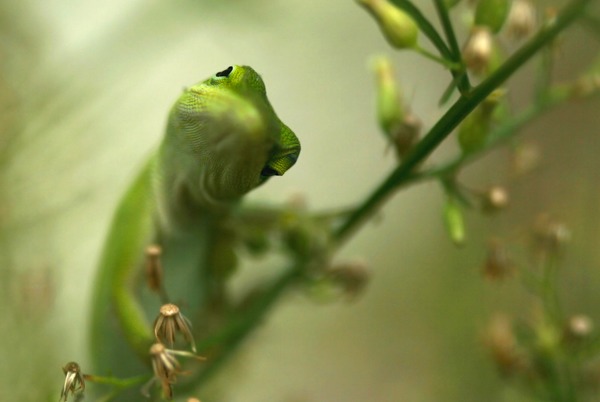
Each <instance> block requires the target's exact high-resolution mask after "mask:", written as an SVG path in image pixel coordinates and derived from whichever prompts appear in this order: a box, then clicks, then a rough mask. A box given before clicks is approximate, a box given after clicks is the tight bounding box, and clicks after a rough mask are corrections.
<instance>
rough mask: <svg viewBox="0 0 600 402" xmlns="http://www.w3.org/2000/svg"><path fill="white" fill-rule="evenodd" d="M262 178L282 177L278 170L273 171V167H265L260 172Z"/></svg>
mask: <svg viewBox="0 0 600 402" xmlns="http://www.w3.org/2000/svg"><path fill="white" fill-rule="evenodd" d="M260 175H261V176H262V177H271V176H281V173H279V172H278V171H277V170H275V169H273V168H272V167H271V166H265V167H264V168H263V170H262V171H261V172H260Z"/></svg>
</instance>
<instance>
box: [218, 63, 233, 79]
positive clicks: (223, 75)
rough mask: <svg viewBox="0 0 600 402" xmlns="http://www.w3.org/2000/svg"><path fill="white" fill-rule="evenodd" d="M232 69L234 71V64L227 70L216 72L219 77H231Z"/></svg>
mask: <svg viewBox="0 0 600 402" xmlns="http://www.w3.org/2000/svg"><path fill="white" fill-rule="evenodd" d="M232 71H233V66H229V67H227V68H226V69H225V70H223V71H219V72H218V73H217V74H216V76H217V77H225V78H227V77H229V74H231V72H232Z"/></svg>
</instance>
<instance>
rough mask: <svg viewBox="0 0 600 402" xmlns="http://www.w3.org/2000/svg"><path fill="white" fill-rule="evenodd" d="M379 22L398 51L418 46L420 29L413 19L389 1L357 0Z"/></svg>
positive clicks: (384, 33) (382, 30)
mask: <svg viewBox="0 0 600 402" xmlns="http://www.w3.org/2000/svg"><path fill="white" fill-rule="evenodd" d="M357 1H358V4H360V5H361V6H363V7H364V8H365V9H366V10H367V11H368V12H369V13H370V14H371V15H372V16H373V17H374V18H375V19H376V20H377V22H378V24H379V28H380V29H381V32H383V35H384V36H385V38H386V39H387V41H388V42H389V43H390V45H392V46H393V47H395V48H397V49H406V48H411V47H414V46H416V44H417V37H418V36H419V28H418V27H417V24H416V23H415V22H414V21H413V19H412V18H411V17H410V16H409V15H408V14H407V13H406V12H404V11H403V10H401V9H399V8H398V7H396V6H394V5H393V4H391V3H390V2H389V1H388V0H357Z"/></svg>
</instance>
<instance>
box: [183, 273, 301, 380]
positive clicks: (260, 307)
mask: <svg viewBox="0 0 600 402" xmlns="http://www.w3.org/2000/svg"><path fill="white" fill-rule="evenodd" d="M304 265H305V264H304V263H299V264H297V265H295V266H293V267H292V268H290V269H288V270H287V271H285V272H284V273H282V274H281V275H280V276H279V278H278V279H277V280H275V281H274V282H273V284H272V285H271V286H270V287H269V288H268V289H266V290H265V291H264V292H263V293H262V294H261V296H260V298H259V299H258V300H256V301H255V302H254V303H253V304H252V305H251V307H250V308H249V309H248V310H245V311H244V312H243V314H240V316H239V317H237V318H234V319H233V321H232V323H231V325H230V326H229V327H228V328H226V329H225V330H224V331H221V332H220V333H218V334H217V335H215V336H214V337H211V338H209V339H207V340H205V341H204V342H201V343H200V344H199V345H198V351H199V352H202V351H203V350H207V349H209V348H210V347H212V346H214V345H219V346H220V348H221V353H219V354H218V356H216V357H215V358H213V359H209V360H208V362H207V365H206V367H205V369H204V370H203V371H202V373H201V374H200V375H199V376H198V377H196V378H195V379H194V386H195V387H196V386H198V385H200V384H202V383H204V382H206V381H207V380H208V379H209V378H210V377H211V376H212V375H213V374H214V373H216V372H217V371H218V370H219V368H220V367H221V366H222V365H223V364H225V363H226V362H227V361H228V360H229V359H230V358H231V357H232V355H233V354H234V352H235V351H237V348H238V347H239V345H240V344H241V343H242V341H243V340H244V339H246V337H247V336H248V335H249V334H250V333H251V332H252V330H254V329H255V328H256V327H257V326H258V324H259V323H261V322H263V318H264V317H265V316H266V315H267V313H268V312H269V311H270V310H271V308H272V307H273V306H274V305H275V303H276V302H277V301H278V300H279V299H280V298H281V296H282V295H283V294H284V292H285V290H287V289H288V288H289V287H290V286H292V285H293V284H294V283H296V282H297V280H298V279H299V278H300V277H302V272H303V271H304V268H305V267H304Z"/></svg>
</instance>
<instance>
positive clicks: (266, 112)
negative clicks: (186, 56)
mask: <svg viewBox="0 0 600 402" xmlns="http://www.w3.org/2000/svg"><path fill="white" fill-rule="evenodd" d="M299 154H300V142H299V141H298V138H297V137H296V135H295V134H294V133H293V132H292V130H291V129H290V128H289V127H287V126H286V125H285V124H284V123H283V122H282V121H281V120H280V119H279V118H278V117H277V115H276V114H275V111H274V110H273V107H272V106H271V104H270V102H269V100H268V98H267V94H266V90H265V85H264V82H263V80H262V79H261V77H260V76H259V75H258V73H256V71H254V70H253V69H252V68H251V67H248V66H230V67H228V68H226V69H225V70H223V71H220V72H218V73H216V74H215V75H213V76H212V77H210V78H208V79H206V80H205V81H202V82H200V83H198V84H196V85H194V86H192V87H191V88H189V89H187V90H186V91H184V93H183V94H182V95H181V96H180V98H179V99H178V100H177V102H176V103H175V105H174V107H173V109H172V111H171V115H170V119H169V127H168V134H167V139H166V140H165V142H164V143H163V156H165V155H166V157H167V158H168V159H169V160H170V161H171V163H163V166H164V167H166V166H167V165H169V166H175V165H177V167H176V168H175V167H174V169H177V171H178V172H179V173H178V174H179V176H178V177H177V178H176V179H175V181H176V182H178V183H180V184H182V185H184V186H185V187H187V192H188V193H189V194H190V195H191V196H192V197H193V198H194V199H196V200H197V201H198V202H202V203H205V202H209V203H213V202H216V203H219V202H227V201H231V200H235V199H237V198H239V197H241V196H243V195H244V194H246V193H247V192H248V191H250V190H252V189H253V188H255V187H257V186H259V185H260V184H262V183H263V182H265V181H266V180H267V179H268V178H269V177H271V176H281V175H283V174H284V173H285V172H286V171H287V170H288V169H289V168H291V167H292V166H293V165H294V163H296V160H297V159H298V156H299ZM169 155H170V156H169Z"/></svg>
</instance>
